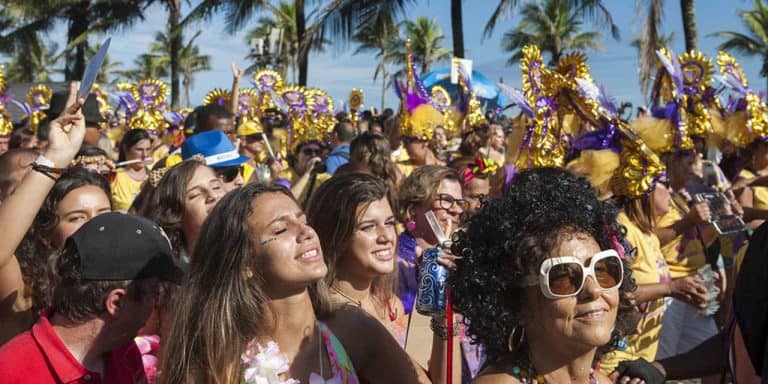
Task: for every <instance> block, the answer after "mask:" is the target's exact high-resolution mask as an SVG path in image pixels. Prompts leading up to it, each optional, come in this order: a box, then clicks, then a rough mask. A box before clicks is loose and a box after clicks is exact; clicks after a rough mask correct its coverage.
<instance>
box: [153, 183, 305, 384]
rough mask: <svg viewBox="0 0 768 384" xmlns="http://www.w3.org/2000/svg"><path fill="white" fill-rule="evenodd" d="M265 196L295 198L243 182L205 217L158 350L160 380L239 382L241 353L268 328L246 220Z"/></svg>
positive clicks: (265, 301)
mask: <svg viewBox="0 0 768 384" xmlns="http://www.w3.org/2000/svg"><path fill="white" fill-rule="evenodd" d="M265 193H280V194H283V195H285V196H287V197H289V198H291V199H293V197H292V196H291V194H290V192H289V191H287V190H286V189H284V188H283V187H275V186H264V185H261V184H247V185H246V186H244V187H242V188H239V189H237V190H235V191H232V192H231V193H229V194H228V195H226V196H225V197H224V198H223V199H221V201H219V203H218V204H217V205H216V207H215V208H214V209H213V212H211V214H210V215H209V216H208V218H207V219H206V220H205V223H204V224H203V228H202V229H201V231H200V237H199V241H198V242H197V244H196V245H195V250H194V252H193V256H194V257H192V259H191V263H190V265H189V270H188V271H187V276H186V279H185V281H184V283H183V285H182V287H181V290H180V294H179V297H178V305H177V308H176V314H175V317H174V321H173V327H172V328H171V333H170V335H169V336H168V337H167V338H166V344H165V346H164V349H163V356H165V357H167V358H162V373H163V374H162V376H161V382H163V383H174V384H176V383H188V382H198V383H239V382H240V373H241V370H240V356H241V354H242V353H243V352H244V351H245V349H246V347H247V345H248V343H249V342H250V341H251V340H253V339H254V338H256V337H258V336H263V335H265V334H268V333H269V332H270V330H271V329H272V324H270V321H269V320H268V319H270V316H269V308H268V297H267V295H266V294H265V293H264V291H263V288H262V287H263V282H264V279H263V276H262V275H261V271H262V268H261V267H260V264H261V261H260V255H257V254H256V253H255V252H254V249H255V243H253V238H252V235H251V233H252V229H251V228H250V225H249V224H248V223H249V218H250V216H251V215H252V214H253V202H254V200H255V199H256V198H258V197H259V196H260V195H262V194H265Z"/></svg>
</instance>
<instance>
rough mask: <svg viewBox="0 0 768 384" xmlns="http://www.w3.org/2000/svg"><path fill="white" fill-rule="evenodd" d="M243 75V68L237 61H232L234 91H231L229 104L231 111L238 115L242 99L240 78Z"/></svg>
mask: <svg viewBox="0 0 768 384" xmlns="http://www.w3.org/2000/svg"><path fill="white" fill-rule="evenodd" d="M242 76H243V70H242V69H240V68H238V67H237V65H236V64H235V62H234V61H233V62H232V92H230V95H231V96H232V97H231V101H230V104H229V111H230V112H232V114H233V115H235V116H237V113H238V107H239V106H238V103H239V99H240V78H241V77H242Z"/></svg>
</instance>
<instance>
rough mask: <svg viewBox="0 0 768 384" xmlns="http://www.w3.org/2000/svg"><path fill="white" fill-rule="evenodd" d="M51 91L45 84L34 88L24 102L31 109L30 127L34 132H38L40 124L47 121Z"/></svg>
mask: <svg viewBox="0 0 768 384" xmlns="http://www.w3.org/2000/svg"><path fill="white" fill-rule="evenodd" d="M52 95H53V93H52V92H51V89H50V88H48V87H46V86H45V85H43V84H38V85H35V86H33V87H32V88H30V89H29V91H27V95H26V97H24V101H25V102H26V104H27V108H29V127H30V129H32V132H37V128H38V127H39V126H40V122H41V121H43V119H45V116H46V114H45V111H46V110H47V109H48V106H49V105H50V103H51V96H52Z"/></svg>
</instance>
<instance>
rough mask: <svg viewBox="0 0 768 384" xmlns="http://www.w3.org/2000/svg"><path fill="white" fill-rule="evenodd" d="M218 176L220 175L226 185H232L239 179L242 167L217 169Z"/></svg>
mask: <svg viewBox="0 0 768 384" xmlns="http://www.w3.org/2000/svg"><path fill="white" fill-rule="evenodd" d="M216 175H218V176H219V177H220V178H221V180H222V181H224V182H225V183H231V182H233V181H235V179H237V176H238V175H240V167H239V166H234V167H222V168H216Z"/></svg>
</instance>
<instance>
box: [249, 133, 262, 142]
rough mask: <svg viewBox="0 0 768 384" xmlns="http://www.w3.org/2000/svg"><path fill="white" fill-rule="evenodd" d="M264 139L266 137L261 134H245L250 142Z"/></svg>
mask: <svg viewBox="0 0 768 384" xmlns="http://www.w3.org/2000/svg"><path fill="white" fill-rule="evenodd" d="M262 141H264V137H262V136H261V134H260V133H259V134H256V135H248V136H245V142H246V143H248V144H253V143H258V142H262Z"/></svg>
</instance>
